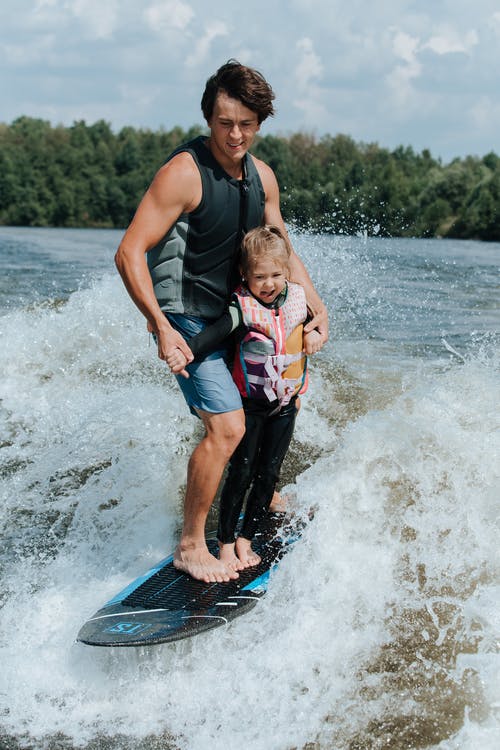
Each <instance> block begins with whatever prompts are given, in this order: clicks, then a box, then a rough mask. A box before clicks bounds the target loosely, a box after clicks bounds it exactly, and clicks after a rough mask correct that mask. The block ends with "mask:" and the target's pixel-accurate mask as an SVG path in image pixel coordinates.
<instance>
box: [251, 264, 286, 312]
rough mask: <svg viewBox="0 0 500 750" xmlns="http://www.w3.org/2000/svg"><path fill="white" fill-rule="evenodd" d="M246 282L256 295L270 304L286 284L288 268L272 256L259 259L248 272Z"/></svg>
mask: <svg viewBox="0 0 500 750" xmlns="http://www.w3.org/2000/svg"><path fill="white" fill-rule="evenodd" d="M246 284H247V287H248V288H249V289H250V291H251V292H252V294H253V296H254V297H257V299H258V300H260V301H261V302H264V303H265V304H266V305H269V304H270V303H271V302H274V300H275V299H276V297H277V296H278V294H279V293H280V292H282V291H283V289H284V288H285V284H286V268H285V267H284V266H283V264H282V263H280V262H279V261H276V260H272V259H271V258H262V259H260V260H257V261H256V262H255V263H254V264H253V266H252V268H251V269H250V270H249V271H248V272H247V274H246Z"/></svg>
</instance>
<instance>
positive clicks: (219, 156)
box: [205, 136, 246, 180]
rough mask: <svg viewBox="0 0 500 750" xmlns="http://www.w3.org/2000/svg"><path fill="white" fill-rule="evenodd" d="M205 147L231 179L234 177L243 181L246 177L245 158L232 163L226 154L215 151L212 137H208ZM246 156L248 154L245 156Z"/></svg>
mask: <svg viewBox="0 0 500 750" xmlns="http://www.w3.org/2000/svg"><path fill="white" fill-rule="evenodd" d="M205 145H206V146H207V148H208V149H209V151H210V152H211V154H212V156H213V157H214V159H215V160H216V161H217V162H219V164H220V165H221V167H222V169H223V170H224V171H225V172H227V174H228V175H229V176H230V177H233V178H234V179H235V180H243V179H244V177H245V167H244V163H245V157H243V159H239V160H238V161H237V162H232V161H231V160H230V159H227V158H225V154H223V153H221V152H220V151H219V150H216V149H214V145H213V142H212V139H211V138H210V136H208V138H207V140H206V141H205ZM245 156H246V154H245Z"/></svg>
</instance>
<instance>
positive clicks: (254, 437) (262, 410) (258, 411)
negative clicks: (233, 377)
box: [187, 289, 297, 544]
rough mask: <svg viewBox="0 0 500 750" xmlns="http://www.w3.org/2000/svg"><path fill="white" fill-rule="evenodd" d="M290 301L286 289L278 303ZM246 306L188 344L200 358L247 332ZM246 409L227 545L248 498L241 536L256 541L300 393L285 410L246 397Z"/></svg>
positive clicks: (229, 492) (224, 537)
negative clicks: (221, 344)
mask: <svg viewBox="0 0 500 750" xmlns="http://www.w3.org/2000/svg"><path fill="white" fill-rule="evenodd" d="M285 299H286V289H285V290H284V292H283V293H282V294H281V295H279V296H278V298H277V299H276V300H275V301H274V303H273V306H274V307H279V306H280V305H281V304H283V302H284V301H285ZM245 330H246V328H245V326H244V325H243V323H242V315H241V310H240V308H239V306H238V303H237V302H236V301H233V302H231V304H230V306H229V309H228V310H227V312H226V313H225V314H224V315H223V316H222V317H221V318H219V320H218V321H216V322H215V323H213V324H212V325H210V326H208V327H207V328H205V329H204V330H203V331H202V332H201V333H199V334H198V335H197V336H194V337H193V338H192V339H190V340H189V341H188V342H187V343H188V345H189V346H190V348H191V351H192V352H193V354H194V356H195V358H196V357H197V356H200V355H202V354H205V353H206V352H207V351H209V350H210V349H213V348H215V347H216V346H217V345H218V344H220V343H221V341H223V340H224V339H225V338H227V337H228V336H229V335H230V334H231V333H235V334H238V333H244V332H245ZM242 401H243V409H244V412H245V434H244V436H243V438H242V440H241V442H240V444H239V445H238V447H237V449H236V450H235V452H234V453H233V455H232V456H231V459H230V461H229V465H228V472H227V477H226V480H225V482H224V487H223V489H222V494H221V501H220V513H219V528H218V532H217V536H218V539H219V541H220V542H221V543H223V544H229V543H232V542H234V540H235V533H236V526H237V523H238V519H239V517H240V514H241V511H242V508H243V503H244V500H245V496H246V494H247V492H248V490H249V489H250V487H251V489H250V493H249V495H248V499H247V504H246V510H245V515H244V519H243V523H242V527H241V530H240V531H239V535H240V536H242V537H244V538H245V539H249V540H252V539H253V537H254V536H255V533H256V531H257V528H258V526H259V523H260V522H261V520H262V519H263V518H264V517H265V515H266V513H267V511H268V509H269V505H270V504H271V500H272V498H273V494H274V490H275V488H276V484H277V482H278V479H279V475H280V470H281V465H282V463H283V459H284V458H285V455H286V453H287V451H288V448H289V446H290V441H291V439H292V435H293V430H294V426H295V417H296V415H297V396H294V397H293V398H292V399H291V400H290V401H289V402H288V403H287V404H286V405H284V406H282V407H281V408H280V405H279V401H278V399H276V401H272V402H271V401H269V400H267V399H253V398H242Z"/></svg>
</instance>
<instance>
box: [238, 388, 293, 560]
mask: <svg viewBox="0 0 500 750" xmlns="http://www.w3.org/2000/svg"><path fill="white" fill-rule="evenodd" d="M296 416H297V408H296V404H295V401H292V402H291V403H290V404H287V406H284V407H283V408H282V410H281V411H280V412H279V413H278V414H275V415H273V416H270V417H268V418H267V420H266V423H265V426H264V430H263V433H262V441H261V448H260V453H259V460H258V465H257V467H256V471H255V479H254V482H253V486H252V489H251V491H250V494H249V496H248V500H247V507H246V511H245V518H244V520H243V526H242V528H241V532H240V537H242V538H243V539H242V543H241V544H238V543H239V539H238V540H237V542H236V552H237V554H238V556H239V548H240V546H241V547H242V552H243V553H244V551H245V550H244V549H243V547H245V548H246V547H249V542H250V541H251V540H252V539H253V537H254V536H255V532H256V531H257V528H258V526H259V524H260V522H261V521H262V520H263V518H264V517H265V515H266V513H267V510H268V508H269V505H270V503H271V500H272V497H273V493H274V488H275V487H276V483H277V481H278V479H279V474H280V470H281V465H282V463H283V459H284V458H285V456H286V453H287V451H288V448H289V446H290V441H291V439H292V435H293V429H294V426H295V417H296ZM244 540H246V541H247V542H248V545H245V544H244ZM254 554H255V553H254ZM253 564H255V563H253Z"/></svg>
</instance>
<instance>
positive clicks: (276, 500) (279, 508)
mask: <svg viewBox="0 0 500 750" xmlns="http://www.w3.org/2000/svg"><path fill="white" fill-rule="evenodd" d="M287 505H288V497H287V495H285V496H284V497H282V496H281V495H280V493H279V492H276V491H275V492H274V495H273V499H272V500H271V504H270V506H269V513H284V512H285V511H286V509H287Z"/></svg>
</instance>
